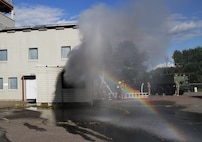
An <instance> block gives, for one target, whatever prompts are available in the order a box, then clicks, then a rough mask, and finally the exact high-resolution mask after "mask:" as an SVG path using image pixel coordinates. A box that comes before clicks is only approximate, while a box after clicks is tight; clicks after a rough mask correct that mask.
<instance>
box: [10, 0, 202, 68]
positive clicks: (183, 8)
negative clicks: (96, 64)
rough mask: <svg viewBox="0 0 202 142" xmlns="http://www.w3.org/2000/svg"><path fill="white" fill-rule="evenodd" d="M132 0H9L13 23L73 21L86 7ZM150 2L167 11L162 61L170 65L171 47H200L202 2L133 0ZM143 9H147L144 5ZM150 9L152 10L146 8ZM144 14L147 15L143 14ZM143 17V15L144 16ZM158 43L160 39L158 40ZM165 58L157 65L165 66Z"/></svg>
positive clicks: (114, 6) (39, 23)
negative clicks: (165, 44) (167, 42)
mask: <svg viewBox="0 0 202 142" xmlns="http://www.w3.org/2000/svg"><path fill="white" fill-rule="evenodd" d="M129 1H132V0H57V1H56V0H13V4H14V13H15V16H14V19H15V21H16V26H17V27H18V26H32V25H44V24H60V23H76V22H77V21H78V19H79V16H80V15H81V14H82V13H84V12H85V11H86V10H88V9H91V8H92V7H93V6H95V5H98V4H100V3H102V4H104V5H106V6H108V7H111V8H112V9H120V8H121V7H122V6H123V5H127V3H128V2H129ZM133 1H134V2H136V1H144V4H145V5H147V3H148V2H149V1H150V4H151V2H152V4H153V5H157V3H159V2H161V3H163V8H164V10H165V11H166V12H167V13H168V14H167V16H166V17H165V30H166V31H167V35H168V36H169V44H168V45H167V46H168V47H167V48H166V57H165V60H166V59H168V60H166V61H168V62H167V65H169V66H172V65H173V61H172V54H173V52H174V51H175V50H179V51H182V50H185V49H190V48H195V47H197V46H202V8H201V5H202V1H201V0H133ZM143 10H145V11H146V10H147V9H146V8H145V9H144V8H143ZM149 10H150V11H151V12H152V11H153V10H154V11H155V9H149ZM143 16H147V15H145V14H144V15H143ZM145 18H147V17H145ZM159 42H160V41H159ZM165 60H164V61H162V62H161V63H159V66H163V65H165Z"/></svg>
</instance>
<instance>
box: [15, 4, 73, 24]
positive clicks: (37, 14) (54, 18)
mask: <svg viewBox="0 0 202 142" xmlns="http://www.w3.org/2000/svg"><path fill="white" fill-rule="evenodd" d="M64 16H65V14H64V11H63V10H62V9H59V8H53V7H48V6H43V5H34V6H32V5H27V4H23V5H18V6H16V7H15V22H16V26H33V25H45V24H57V23H71V22H73V21H72V20H71V19H70V20H68V19H67V20H66V19H64ZM75 21H76V20H74V22H75Z"/></svg>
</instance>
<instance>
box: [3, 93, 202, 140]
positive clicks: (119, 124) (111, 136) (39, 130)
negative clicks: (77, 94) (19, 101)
mask: <svg viewBox="0 0 202 142" xmlns="http://www.w3.org/2000/svg"><path fill="white" fill-rule="evenodd" d="M201 96H202V95H201V94H197V93H187V94H185V95H184V96H179V97H174V96H151V97H150V98H145V99H126V100H113V101H110V102H102V103H98V104H96V105H95V106H94V107H89V106H81V105H77V106H74V107H72V106H71V107H70V106H68V107H66V108H63V109H50V108H48V109H47V108H36V107H30V108H29V109H22V108H20V109H19V108H14V109H10V108H8V109H5V108H4V109H0V127H1V129H0V141H2V142H9V141H11V142H15V141H16V142H18V141H19V142H23V141H28V140H29V141H30V142H32V141H33V142H34V141H37V142H40V141H47V140H49V141H68V140H69V141H111V142H123V141H127V142H130V141H131V142H136V141H137V142H139V141H145V142H147V141H149V142H198V141H200V140H201V139H202V136H201V131H202V101H201V98H202V97H201ZM16 130H17V131H16ZM19 136H21V137H19ZM41 137H43V138H41ZM33 138H34V139H33Z"/></svg>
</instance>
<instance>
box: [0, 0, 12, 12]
mask: <svg viewBox="0 0 202 142" xmlns="http://www.w3.org/2000/svg"><path fill="white" fill-rule="evenodd" d="M11 10H13V5H12V0H0V12H5V13H9V12H11Z"/></svg>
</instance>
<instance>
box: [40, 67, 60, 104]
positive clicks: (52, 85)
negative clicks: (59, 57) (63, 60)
mask: <svg viewBox="0 0 202 142" xmlns="http://www.w3.org/2000/svg"><path fill="white" fill-rule="evenodd" d="M36 68H37V74H36V76H37V78H36V79H37V90H38V92H37V102H38V103H57V102H61V100H62V98H61V96H62V81H61V76H60V74H61V72H62V70H63V67H57V66H38V67H36Z"/></svg>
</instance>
